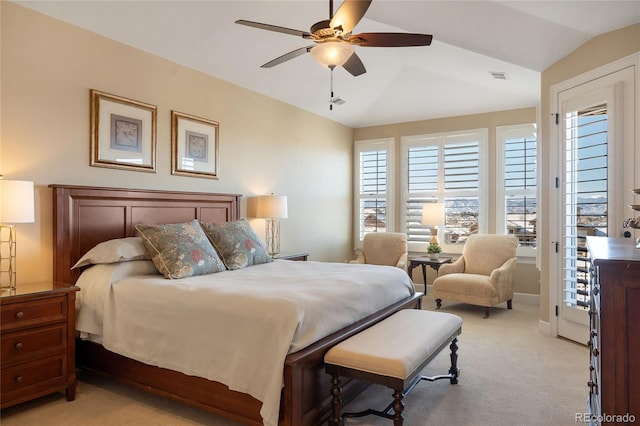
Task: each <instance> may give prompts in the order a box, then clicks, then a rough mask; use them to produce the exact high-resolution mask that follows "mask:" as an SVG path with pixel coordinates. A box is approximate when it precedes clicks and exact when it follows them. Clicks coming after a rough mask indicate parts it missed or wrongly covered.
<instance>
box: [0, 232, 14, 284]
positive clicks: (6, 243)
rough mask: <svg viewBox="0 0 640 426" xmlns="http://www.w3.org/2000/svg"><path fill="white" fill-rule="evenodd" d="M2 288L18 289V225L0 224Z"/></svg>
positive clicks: (0, 277) (0, 282) (0, 275)
mask: <svg viewBox="0 0 640 426" xmlns="http://www.w3.org/2000/svg"><path fill="white" fill-rule="evenodd" d="M0 288H1V289H2V291H3V292H4V291H11V290H15V289H16V227H15V225H0Z"/></svg>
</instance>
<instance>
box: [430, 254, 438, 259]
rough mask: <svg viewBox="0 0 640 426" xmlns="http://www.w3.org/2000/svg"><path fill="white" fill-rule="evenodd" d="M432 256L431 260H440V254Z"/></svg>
mask: <svg viewBox="0 0 640 426" xmlns="http://www.w3.org/2000/svg"><path fill="white" fill-rule="evenodd" d="M430 255H431V260H438V259H440V253H430Z"/></svg>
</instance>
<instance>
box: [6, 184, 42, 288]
mask: <svg viewBox="0 0 640 426" xmlns="http://www.w3.org/2000/svg"><path fill="white" fill-rule="evenodd" d="M34 216H35V213H34V202H33V182H30V181H24V180H3V179H0V285H1V287H2V290H15V288H16V226H15V225H14V224H15V223H33V222H34V221H35V217H34Z"/></svg>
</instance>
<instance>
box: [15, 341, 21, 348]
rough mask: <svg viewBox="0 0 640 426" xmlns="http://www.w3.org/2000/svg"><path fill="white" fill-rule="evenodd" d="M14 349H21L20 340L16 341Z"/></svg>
mask: <svg viewBox="0 0 640 426" xmlns="http://www.w3.org/2000/svg"><path fill="white" fill-rule="evenodd" d="M16 349H17V350H20V349H22V342H18V343H16Z"/></svg>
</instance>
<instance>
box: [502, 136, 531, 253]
mask: <svg viewBox="0 0 640 426" xmlns="http://www.w3.org/2000/svg"><path fill="white" fill-rule="evenodd" d="M536 149H537V141H536V138H535V136H530V137H522V138H510V139H507V140H505V143H504V191H505V200H504V202H505V222H506V230H505V231H506V232H507V233H508V234H511V235H515V236H517V237H518V240H519V241H520V245H521V246H529V247H535V246H536V224H537V222H536V219H537V203H536V187H537V179H536V173H537V167H536V155H537V154H536Z"/></svg>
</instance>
